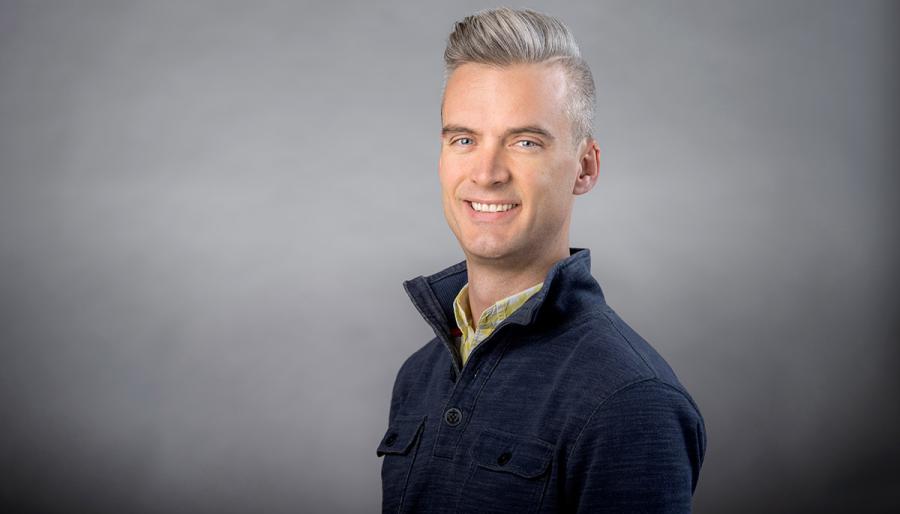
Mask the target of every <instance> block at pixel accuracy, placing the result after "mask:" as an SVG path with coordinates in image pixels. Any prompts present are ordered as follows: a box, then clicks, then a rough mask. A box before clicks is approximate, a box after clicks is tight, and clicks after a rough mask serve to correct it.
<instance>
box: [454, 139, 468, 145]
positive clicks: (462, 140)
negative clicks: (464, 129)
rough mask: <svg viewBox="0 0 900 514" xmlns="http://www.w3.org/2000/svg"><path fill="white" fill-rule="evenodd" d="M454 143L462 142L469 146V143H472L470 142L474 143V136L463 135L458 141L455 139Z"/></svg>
mask: <svg viewBox="0 0 900 514" xmlns="http://www.w3.org/2000/svg"><path fill="white" fill-rule="evenodd" d="M454 143H460V144H462V145H463V146H468V145H470V144H471V143H472V138H470V137H461V138H459V139H457V140H456V141H454Z"/></svg>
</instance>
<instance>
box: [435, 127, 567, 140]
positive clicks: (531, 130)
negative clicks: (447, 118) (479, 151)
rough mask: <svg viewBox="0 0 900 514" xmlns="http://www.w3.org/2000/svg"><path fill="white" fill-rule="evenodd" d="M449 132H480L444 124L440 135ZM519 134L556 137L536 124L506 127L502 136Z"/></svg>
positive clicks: (553, 138)
mask: <svg viewBox="0 0 900 514" xmlns="http://www.w3.org/2000/svg"><path fill="white" fill-rule="evenodd" d="M450 134H474V135H476V136H479V135H481V134H479V133H478V131H477V130H473V129H470V128H468V127H464V126H462V125H444V126H443V128H441V136H443V137H446V136H447V135H450ZM519 134H537V135H539V136H543V137H544V138H546V139H547V140H548V141H553V140H555V139H556V138H555V137H553V134H551V133H550V131H549V130H547V129H545V128H542V127H539V126H537V125H525V126H524V127H513V128H511V129H508V130H507V131H506V132H505V133H504V134H503V137H509V136H516V135H519Z"/></svg>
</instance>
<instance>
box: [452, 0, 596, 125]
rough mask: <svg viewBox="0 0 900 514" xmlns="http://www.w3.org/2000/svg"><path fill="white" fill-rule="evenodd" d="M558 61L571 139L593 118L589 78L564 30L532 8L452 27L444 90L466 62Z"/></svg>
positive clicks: (500, 11)
mask: <svg viewBox="0 0 900 514" xmlns="http://www.w3.org/2000/svg"><path fill="white" fill-rule="evenodd" d="M551 62H552V63H559V64H560V65H561V66H562V68H563V70H564V72H565V73H566V76H567V78H568V82H569V87H570V89H571V91H570V95H569V97H570V99H569V102H568V105H567V109H566V110H567V114H568V115H569V119H570V120H572V126H573V127H572V128H573V136H574V137H573V140H574V141H575V142H580V141H581V140H582V139H584V138H585V137H588V136H590V135H591V130H592V125H593V120H594V78H593V76H592V75H591V69H590V67H589V66H588V64H587V62H586V61H585V60H584V59H582V58H581V51H580V50H579V49H578V44H577V43H576V42H575V37H574V36H573V35H572V33H571V32H570V31H569V29H568V27H566V25H565V24H564V23H563V22H562V21H560V20H559V19H557V18H554V17H552V16H548V15H546V14H542V13H539V12H537V11H533V10H531V9H521V10H515V9H510V8H508V7H500V8H497V9H488V10H484V11H478V12H476V13H475V14H473V15H471V16H466V17H465V18H463V19H462V21H459V22H457V23H456V25H455V26H454V28H453V32H452V33H451V34H450V37H449V39H448V40H447V48H446V49H445V50H444V65H445V70H444V71H445V73H444V86H445V87H446V83H447V79H448V78H449V77H450V74H451V73H453V71H454V70H456V68H458V67H459V66H461V65H463V64H466V63H478V64H489V65H494V66H509V65H512V64H526V63H551Z"/></svg>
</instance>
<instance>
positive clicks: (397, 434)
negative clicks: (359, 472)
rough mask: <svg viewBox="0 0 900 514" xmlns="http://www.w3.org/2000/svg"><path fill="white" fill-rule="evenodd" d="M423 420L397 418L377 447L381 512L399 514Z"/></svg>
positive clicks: (423, 417)
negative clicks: (381, 458)
mask: <svg viewBox="0 0 900 514" xmlns="http://www.w3.org/2000/svg"><path fill="white" fill-rule="evenodd" d="M424 425H425V416H396V417H395V419H394V420H392V421H391V423H390V426H389V427H388V429H387V432H385V434H384V437H382V438H381V442H380V443H379V444H378V450H376V454H377V455H378V456H379V457H384V461H382V463H381V490H382V497H381V502H382V512H399V511H400V509H402V508H403V497H404V495H405V494H406V486H407V484H408V482H409V473H410V471H411V470H412V465H413V462H415V459H416V453H417V451H418V447H419V439H420V435H421V433H422V427H423V426H424Z"/></svg>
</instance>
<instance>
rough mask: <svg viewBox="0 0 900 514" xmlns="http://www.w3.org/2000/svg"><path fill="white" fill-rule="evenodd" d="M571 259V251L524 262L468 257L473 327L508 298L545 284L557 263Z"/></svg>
mask: <svg viewBox="0 0 900 514" xmlns="http://www.w3.org/2000/svg"><path fill="white" fill-rule="evenodd" d="M568 256H569V247H568V246H566V247H565V248H564V249H561V250H558V251H555V252H553V253H549V254H545V255H540V256H530V257H528V258H526V259H523V261H522V262H518V263H511V262H509V261H503V262H499V261H491V260H484V259H478V258H474V257H472V256H467V257H466V270H467V272H468V279H469V309H470V312H471V313H472V318H473V319H472V323H478V320H479V319H480V318H481V313H483V312H484V311H485V309H487V308H488V307H490V306H491V305H493V304H494V303H496V302H497V301H499V300H502V299H503V298H506V297H507V296H510V295H513V294H515V293H518V292H519V291H523V290H525V289H527V288H529V287H531V286H533V285H535V284H537V283H539V282H541V281H542V280H544V277H546V276H547V272H548V271H550V268H551V267H553V265H554V264H556V262H557V261H559V260H561V259H565V258H566V257H568Z"/></svg>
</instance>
